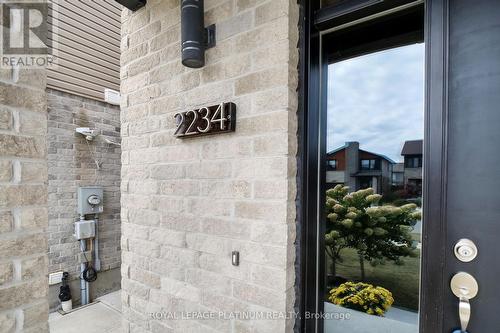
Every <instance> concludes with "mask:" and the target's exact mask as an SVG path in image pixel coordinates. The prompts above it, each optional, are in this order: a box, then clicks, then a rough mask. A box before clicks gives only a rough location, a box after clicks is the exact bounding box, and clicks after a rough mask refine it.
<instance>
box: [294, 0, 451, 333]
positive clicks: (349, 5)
mask: <svg viewBox="0 0 500 333" xmlns="http://www.w3.org/2000/svg"><path fill="white" fill-rule="evenodd" d="M448 1H449V0H439V1H433V0H427V1H426V2H425V23H424V26H425V28H424V31H425V32H424V40H425V102H424V105H425V111H424V112H425V115H424V123H425V131H424V156H425V161H424V165H423V179H424V180H423V184H422V186H423V207H424V210H423V218H424V221H426V222H425V223H423V230H422V244H423V246H422V255H421V256H422V258H421V260H422V262H423V263H425V265H422V266H421V272H420V280H421V282H420V305H419V307H420V309H419V318H420V320H419V327H420V328H419V332H420V333H435V332H443V329H444V322H443V303H444V302H443V301H444V297H445V295H447V293H448V289H449V288H448V281H447V278H446V275H445V274H446V273H445V265H446V254H447V253H448V251H447V249H446V216H445V212H446V210H445V207H446V179H447V177H446V176H447V163H446V160H447V158H446V156H447V123H448V112H447V110H448V86H447V82H448V26H449V17H448ZM417 2H420V5H421V3H422V2H423V1H412V0H394V1H391V0H350V1H345V2H341V3H340V4H339V5H336V6H332V7H328V8H325V9H320V5H319V1H318V0H316V1H307V0H299V3H301V16H300V17H301V19H300V22H299V32H300V42H299V53H300V62H299V72H300V74H299V77H300V84H299V112H298V116H299V117H298V121H299V132H298V140H299V151H298V177H297V186H298V200H297V208H298V209H297V213H298V228H299V229H298V235H299V237H300V238H299V240H298V245H299V246H298V251H297V292H298V295H297V296H298V297H297V306H296V307H297V310H298V311H299V313H300V314H301V316H300V317H299V318H298V320H297V322H296V331H300V332H307V333H309V332H318V333H323V321H322V320H321V319H318V318H311V317H310V316H309V317H308V316H306V313H307V314H316V313H321V312H322V310H323V306H322V304H321V302H319V301H318V298H317V297H318V292H319V290H320V285H319V283H318V282H319V281H318V277H320V276H324V272H322V271H319V269H321V268H322V267H324V265H319V262H320V260H322V259H321V254H320V256H318V253H320V252H319V251H318V249H319V248H320V247H319V245H320V243H321V239H320V237H318V235H319V229H318V228H319V227H320V225H319V223H318V222H319V221H321V214H322V212H321V209H320V203H322V202H324V194H323V193H321V191H320V186H321V180H320V177H318V175H321V174H324V171H325V165H323V164H324V163H320V156H319V155H320V152H321V151H324V147H321V146H320V145H321V144H323V143H321V141H320V140H319V138H320V131H321V126H320V124H321V122H322V121H324V119H321V117H325V116H326V112H317V110H325V108H326V98H322V96H323V94H324V93H325V91H326V90H325V88H326V78H325V76H324V75H322V71H324V67H325V64H322V61H321V58H322V56H323V55H322V50H321V38H322V36H323V35H324V34H325V33H326V32H328V31H331V30H332V28H333V29H335V27H336V28H337V29H338V28H339V27H340V28H348V27H349V26H352V25H354V24H357V23H361V22H364V21H366V20H367V19H374V18H377V17H379V16H381V15H383V14H386V13H388V12H390V11H393V10H395V8H398V7H401V6H403V7H405V6H411V5H418V4H417ZM323 182H324V181H323ZM346 333H348V332H346Z"/></svg>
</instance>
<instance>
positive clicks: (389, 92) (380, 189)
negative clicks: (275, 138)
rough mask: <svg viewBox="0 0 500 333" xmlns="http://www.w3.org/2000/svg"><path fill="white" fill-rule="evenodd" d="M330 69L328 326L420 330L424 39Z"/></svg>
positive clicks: (337, 330)
mask: <svg viewBox="0 0 500 333" xmlns="http://www.w3.org/2000/svg"><path fill="white" fill-rule="evenodd" d="M327 73H328V79H327V105H326V106H327V107H326V113H327V115H326V132H325V137H324V138H323V139H324V140H326V153H325V154H324V155H323V161H324V164H325V165H326V168H325V173H324V175H323V178H324V180H325V184H326V187H325V188H326V191H325V203H324V207H323V209H324V212H325V213H324V220H323V221H321V223H323V226H322V228H321V229H323V230H324V235H322V236H323V237H324V243H323V248H322V249H320V251H324V254H325V255H324V266H325V269H324V273H325V274H324V277H323V278H324V280H325V287H326V288H325V292H324V295H323V301H324V312H325V321H324V328H323V330H324V332H325V333H344V332H346V333H358V332H359V333H362V332H370V333H389V332H395V333H396V332H397V333H418V309H419V282H420V264H421V255H420V253H421V248H422V242H421V239H422V237H421V233H422V223H423V221H422V209H423V207H422V192H421V191H420V190H419V187H418V186H417V185H416V184H417V182H418V183H420V184H421V182H422V163H421V162H420V163H418V162H417V163H415V164H414V163H413V161H414V160H417V161H422V160H423V138H424V44H423V43H414V44H410V45H405V46H399V47H394V48H390V49H385V50H382V51H377V52H372V53H368V54H363V55H360V56H354V57H350V58H348V59H340V60H337V61H333V62H331V63H329V64H328V72H327ZM331 161H336V163H335V166H336V168H335V169H332V168H331V167H330V166H331V165H332V163H331ZM408 161H411V163H409V162H408Z"/></svg>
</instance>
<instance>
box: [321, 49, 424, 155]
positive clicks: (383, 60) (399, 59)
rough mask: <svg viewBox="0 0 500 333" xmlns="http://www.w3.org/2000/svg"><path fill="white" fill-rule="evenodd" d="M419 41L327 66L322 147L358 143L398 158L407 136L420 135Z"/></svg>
mask: <svg viewBox="0 0 500 333" xmlns="http://www.w3.org/2000/svg"><path fill="white" fill-rule="evenodd" d="M423 118H424V44H413V45H409V46H404V47H399V48H395V49H390V50H385V51H381V52H377V53H371V54H369V55H366V56H361V57H356V58H353V59H348V60H344V61H341V62H338V63H334V64H331V65H329V68H328V125H327V128H328V135H327V149H328V150H332V149H335V148H338V147H340V146H343V145H344V144H345V142H347V141H358V142H359V143H360V148H361V149H364V150H368V151H371V152H374V153H378V154H383V155H386V156H388V157H390V158H391V159H393V160H394V161H397V162H399V161H402V156H401V148H402V147H403V143H404V141H406V140H417V139H423V130H424V128H423V125H424V119H423Z"/></svg>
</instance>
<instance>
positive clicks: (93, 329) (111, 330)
mask: <svg viewBox="0 0 500 333" xmlns="http://www.w3.org/2000/svg"><path fill="white" fill-rule="evenodd" d="M121 322H122V314H121V297H120V291H115V292H113V293H110V294H107V295H104V296H102V297H100V298H98V299H97V300H96V302H95V303H93V304H91V305H88V306H85V307H81V308H79V309H76V310H74V311H72V312H70V313H68V314H65V315H61V314H60V313H59V312H52V313H51V314H50V315H49V326H50V333H81V332H85V333H121V332H122V327H121Z"/></svg>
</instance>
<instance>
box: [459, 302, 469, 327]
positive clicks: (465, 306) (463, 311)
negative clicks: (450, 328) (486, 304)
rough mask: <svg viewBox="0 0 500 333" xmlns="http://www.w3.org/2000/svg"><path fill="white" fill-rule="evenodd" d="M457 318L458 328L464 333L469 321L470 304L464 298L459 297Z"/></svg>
mask: <svg viewBox="0 0 500 333" xmlns="http://www.w3.org/2000/svg"><path fill="white" fill-rule="evenodd" d="M458 316H459V317H460V328H461V329H462V332H465V330H466V329H467V325H469V320H470V303H469V300H468V299H467V298H465V297H461V298H460V302H459V303H458Z"/></svg>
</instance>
